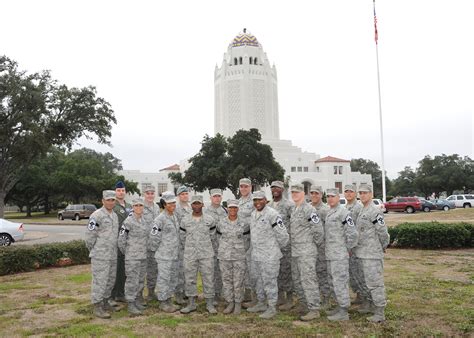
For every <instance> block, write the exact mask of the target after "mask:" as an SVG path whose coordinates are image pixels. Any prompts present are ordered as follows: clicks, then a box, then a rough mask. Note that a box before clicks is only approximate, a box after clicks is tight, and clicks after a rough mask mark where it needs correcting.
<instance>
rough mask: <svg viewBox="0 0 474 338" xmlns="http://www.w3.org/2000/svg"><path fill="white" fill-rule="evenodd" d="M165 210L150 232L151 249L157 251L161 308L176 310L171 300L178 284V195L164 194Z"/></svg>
mask: <svg viewBox="0 0 474 338" xmlns="http://www.w3.org/2000/svg"><path fill="white" fill-rule="evenodd" d="M163 201H164V207H165V209H164V211H163V212H162V213H161V214H160V215H159V216H158V217H157V218H156V219H155V224H154V225H153V228H152V230H151V233H150V242H149V245H150V250H151V251H154V252H155V259H156V262H157V266H158V280H157V282H156V287H157V290H156V296H157V298H158V300H159V301H160V309H161V310H162V311H164V312H168V313H171V312H175V311H178V310H179V308H178V307H176V306H174V305H173V304H172V302H171V297H172V296H173V294H174V293H175V290H176V285H177V284H178V266H179V248H180V243H179V242H180V230H179V222H178V218H177V217H176V213H175V209H176V196H175V195H174V194H166V195H163Z"/></svg>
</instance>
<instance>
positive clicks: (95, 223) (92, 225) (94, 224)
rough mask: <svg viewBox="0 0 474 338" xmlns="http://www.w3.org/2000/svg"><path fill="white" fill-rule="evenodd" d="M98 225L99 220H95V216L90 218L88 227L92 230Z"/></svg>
mask: <svg viewBox="0 0 474 338" xmlns="http://www.w3.org/2000/svg"><path fill="white" fill-rule="evenodd" d="M96 226H97V222H96V221H95V219H94V218H91V219H90V220H89V224H88V225H87V229H89V230H90V231H93V230H94V229H95V227H96Z"/></svg>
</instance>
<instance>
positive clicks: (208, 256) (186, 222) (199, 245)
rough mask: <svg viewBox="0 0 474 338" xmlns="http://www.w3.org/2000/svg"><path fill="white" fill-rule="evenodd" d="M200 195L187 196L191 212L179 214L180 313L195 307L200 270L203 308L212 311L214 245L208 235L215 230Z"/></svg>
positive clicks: (188, 311)
mask: <svg viewBox="0 0 474 338" xmlns="http://www.w3.org/2000/svg"><path fill="white" fill-rule="evenodd" d="M203 206H204V205H203V202H202V196H201V195H196V196H193V197H192V198H191V208H192V209H193V213H192V214H191V215H187V216H185V217H184V218H183V220H182V221H181V224H180V230H181V241H182V242H183V243H184V280H185V290H186V296H187V297H188V301H189V303H188V305H187V306H186V307H185V308H183V309H181V313H190V312H192V311H196V308H197V307H196V302H195V301H196V297H197V277H198V272H199V273H200V274H201V279H202V288H203V291H204V298H206V309H207V311H208V312H209V313H210V314H216V313H217V310H216V308H215V307H214V295H215V291H214V248H213V246H212V237H213V236H215V233H216V221H215V219H214V218H213V217H211V216H209V215H207V214H203V213H202V208H203Z"/></svg>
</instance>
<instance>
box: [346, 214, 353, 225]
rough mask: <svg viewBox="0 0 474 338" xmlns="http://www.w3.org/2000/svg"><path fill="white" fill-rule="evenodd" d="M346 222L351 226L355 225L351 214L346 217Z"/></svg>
mask: <svg viewBox="0 0 474 338" xmlns="http://www.w3.org/2000/svg"><path fill="white" fill-rule="evenodd" d="M346 222H347V225H348V226H351V227H353V226H354V220H353V219H352V217H351V216H350V215H349V216H347V217H346Z"/></svg>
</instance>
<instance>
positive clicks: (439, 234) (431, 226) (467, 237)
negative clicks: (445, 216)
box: [388, 222, 474, 249]
mask: <svg viewBox="0 0 474 338" xmlns="http://www.w3.org/2000/svg"><path fill="white" fill-rule="evenodd" d="M388 232H389V234H390V243H391V246H394V247H400V248H419V249H440V248H472V247H474V224H469V223H438V222H430V223H403V224H399V225H397V226H396V227H389V228H388Z"/></svg>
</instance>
